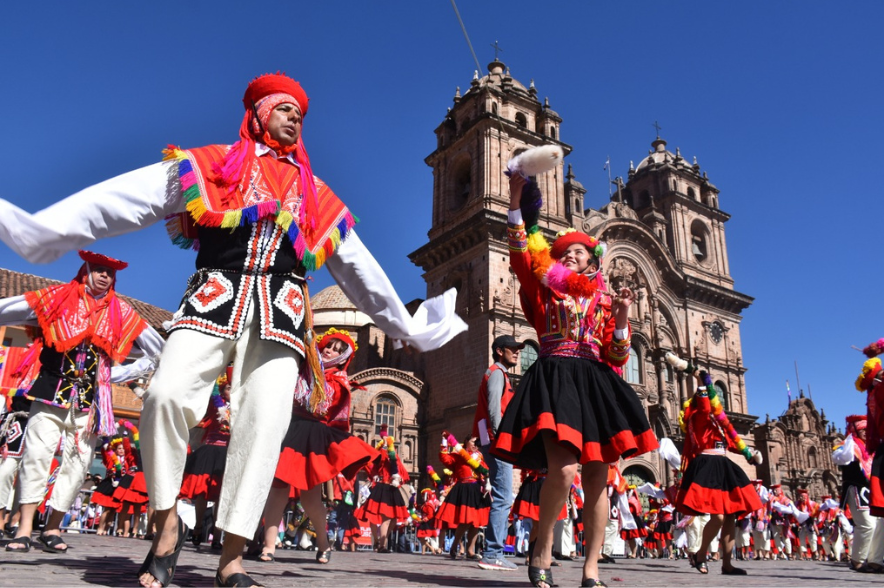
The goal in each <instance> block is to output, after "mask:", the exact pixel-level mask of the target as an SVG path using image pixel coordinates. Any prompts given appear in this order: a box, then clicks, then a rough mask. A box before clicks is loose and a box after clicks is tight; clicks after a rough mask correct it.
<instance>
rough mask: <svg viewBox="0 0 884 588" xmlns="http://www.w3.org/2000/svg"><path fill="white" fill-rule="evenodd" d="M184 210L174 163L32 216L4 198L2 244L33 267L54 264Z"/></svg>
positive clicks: (92, 189)
mask: <svg viewBox="0 0 884 588" xmlns="http://www.w3.org/2000/svg"><path fill="white" fill-rule="evenodd" d="M182 211H184V203H183V199H182V198H181V186H180V184H179V182H178V178H177V166H176V165H175V164H174V162H160V163H155V164H153V165H149V166H147V167H142V168H140V169H137V170H134V171H131V172H128V173H125V174H123V175H120V176H117V177H115V178H111V179H109V180H105V181H104V182H101V183H100V184H95V185H94V186H90V187H89V188H86V189H85V190H81V191H80V192H77V193H76V194H74V195H72V196H68V197H67V198H65V199H64V200H61V201H59V202H56V203H55V204H53V205H52V206H49V207H48V208H44V209H43V210H41V211H39V212H35V213H34V214H30V213H28V212H25V211H24V210H22V209H21V208H19V207H17V206H15V205H14V204H12V203H11V202H8V201H6V200H2V199H0V240H2V241H3V242H4V243H6V244H7V245H8V246H9V247H10V249H12V250H13V251H15V252H16V253H18V254H19V255H20V256H22V257H23V258H25V259H26V260H28V261H30V262H31V263H49V262H52V261H55V260H56V259H58V258H59V257H61V256H62V255H63V254H65V253H67V252H69V251H74V250H76V249H82V248H83V247H85V246H87V245H89V244H90V243H92V242H93V241H96V240H98V239H102V238H105V237H115V236H117V235H122V234H124V233H130V232H132V231H136V230H138V229H142V228H144V227H146V226H149V225H151V224H153V223H155V222H157V221H158V220H161V219H163V218H165V217H166V216H167V215H169V214H173V213H176V212H182Z"/></svg>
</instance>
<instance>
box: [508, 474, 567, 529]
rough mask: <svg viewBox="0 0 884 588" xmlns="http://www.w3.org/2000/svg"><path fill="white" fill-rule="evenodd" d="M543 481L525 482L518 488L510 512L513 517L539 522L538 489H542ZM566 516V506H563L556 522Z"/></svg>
mask: <svg viewBox="0 0 884 588" xmlns="http://www.w3.org/2000/svg"><path fill="white" fill-rule="evenodd" d="M544 479H545V478H540V479H536V480H527V481H525V482H524V483H523V484H522V485H521V486H520V487H519V492H518V494H516V498H515V500H513V509H512V512H513V515H514V516H522V517H523V518H526V519H531V520H532V521H539V520H540V489H541V488H543V480H544ZM567 516H568V505H567V504H565V505H564V506H562V512H560V513H559V516H558V519H557V520H559V521H561V520H562V519H564V518H566V517H567Z"/></svg>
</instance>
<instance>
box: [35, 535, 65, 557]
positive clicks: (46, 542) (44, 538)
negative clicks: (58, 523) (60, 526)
mask: <svg viewBox="0 0 884 588" xmlns="http://www.w3.org/2000/svg"><path fill="white" fill-rule="evenodd" d="M37 540H38V541H39V542H40V543H42V544H43V551H45V552H46V553H64V552H65V551H67V550H68V545H67V543H65V542H64V539H62V538H61V536H59V535H47V534H45V533H43V534H41V535H40V537H38V538H37ZM59 545H64V547H59Z"/></svg>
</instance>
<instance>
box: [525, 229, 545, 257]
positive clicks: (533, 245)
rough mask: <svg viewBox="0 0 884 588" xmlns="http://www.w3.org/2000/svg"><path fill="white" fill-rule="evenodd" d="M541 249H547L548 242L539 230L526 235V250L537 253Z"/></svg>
mask: <svg viewBox="0 0 884 588" xmlns="http://www.w3.org/2000/svg"><path fill="white" fill-rule="evenodd" d="M543 249H549V243H548V242H547V240H546V237H544V236H543V234H542V233H541V232H540V231H537V232H536V233H531V234H530V235H528V251H529V252H531V253H537V252H538V251H541V250H543Z"/></svg>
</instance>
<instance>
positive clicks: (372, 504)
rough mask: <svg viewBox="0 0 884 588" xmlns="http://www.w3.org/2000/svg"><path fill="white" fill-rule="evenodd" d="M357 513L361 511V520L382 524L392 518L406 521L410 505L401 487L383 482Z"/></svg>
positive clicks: (355, 514)
mask: <svg viewBox="0 0 884 588" xmlns="http://www.w3.org/2000/svg"><path fill="white" fill-rule="evenodd" d="M357 513H359V517H360V518H361V520H364V521H368V522H369V523H373V524H375V525H380V524H381V523H383V522H384V521H386V520H390V519H393V520H397V521H404V520H407V519H408V517H409V514H408V507H407V506H406V504H405V498H404V497H403V496H402V492H401V491H400V490H399V488H395V487H393V486H391V485H390V484H384V483H383V482H378V483H377V484H375V485H374V487H373V488H372V489H371V494H369V496H368V500H366V501H365V504H363V505H362V506H361V507H360V508H359V509H357V511H356V512H354V513H353V515H354V516H357ZM437 518H438V516H437Z"/></svg>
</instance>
